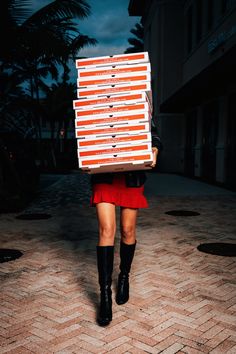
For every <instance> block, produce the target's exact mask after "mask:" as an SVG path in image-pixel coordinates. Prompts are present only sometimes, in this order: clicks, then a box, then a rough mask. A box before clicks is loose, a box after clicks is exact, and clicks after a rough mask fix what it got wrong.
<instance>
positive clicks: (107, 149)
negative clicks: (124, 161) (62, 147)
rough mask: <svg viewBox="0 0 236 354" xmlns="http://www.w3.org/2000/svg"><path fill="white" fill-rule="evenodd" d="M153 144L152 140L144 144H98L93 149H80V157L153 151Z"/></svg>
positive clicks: (78, 151)
mask: <svg viewBox="0 0 236 354" xmlns="http://www.w3.org/2000/svg"><path fill="white" fill-rule="evenodd" d="M151 151H152V145H151V142H147V143H142V144H136V145H134V144H129V145H126V144H125V145H124V144H121V145H107V146H99V145H98V146H96V148H94V147H93V148H92V149H78V150H77V153H78V157H79V158H83V157H94V156H97V155H99V156H101V155H102V156H104V155H111V154H112V155H114V154H117V153H124V154H125V153H127V154H131V153H133V152H151Z"/></svg>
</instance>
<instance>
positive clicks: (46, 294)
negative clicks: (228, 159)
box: [0, 173, 236, 354]
mask: <svg viewBox="0 0 236 354" xmlns="http://www.w3.org/2000/svg"><path fill="white" fill-rule="evenodd" d="M170 181H171V183H170ZM180 183H181V191H179V192H178V193H177V192H176V188H177V187H176V188H175V185H178V186H180ZM196 183H197V187H198V188H199V187H202V189H201V188H200V189H198V190H199V192H198V193H191V191H193V190H195V186H196ZM198 183H199V182H196V181H191V180H188V179H185V178H181V177H179V176H173V175H158V174H155V173H151V174H150V175H149V182H148V183H147V185H146V191H147V195H148V199H149V205H150V207H149V209H143V210H140V215H139V220H138V226H137V238H138V243H137V251H136V255H135V258H134V262H133V266H132V274H131V294H130V301H129V302H128V303H127V304H125V305H123V306H118V305H116V303H115V302H114V305H113V312H114V316H113V317H114V319H113V321H112V323H111V324H110V325H109V326H108V327H107V328H102V327H99V326H98V325H97V324H96V321H95V319H96V311H97V305H98V300H99V298H98V284H97V271H96V253H95V246H96V242H97V222H96V218H95V210H94V208H90V207H89V206H88V202H89V181H88V178H87V176H86V175H81V174H78V173H75V174H71V175H66V176H60V178H58V180H57V182H55V183H54V184H51V185H49V186H47V187H46V188H45V189H44V191H43V193H42V194H41V195H40V196H39V198H38V199H37V200H35V201H34V203H33V204H32V205H31V206H29V207H28V208H27V210H26V211H25V212H45V213H51V214H52V217H51V218H50V219H47V220H35V221H25V220H18V219H15V216H16V214H2V215H1V216H0V237H1V247H2V248H16V249H19V250H21V251H23V252H24V255H23V256H22V257H21V258H19V259H18V260H15V261H12V262H8V263H2V264H1V266H0V281H1V314H0V342H1V349H0V353H8V354H9V353H11V354H13V353H14V354H28V353H38V354H44V353H45V354H50V353H57V354H72V353H75V354H83V353H99V354H102V353H127V354H128V353H134V354H139V353H163V354H171V353H193V354H195V353H212V354H215V353H216V354H218V353H228V354H235V353H236V278H235V274H236V257H222V256H215V255H210V254H206V253H201V252H199V251H198V249H197V246H198V245H199V244H202V243H210V242H228V243H235V242H236V211H235V210H236V196H235V193H231V192H230V191H226V190H223V189H221V188H219V189H218V188H215V187H212V186H209V185H205V184H202V185H201V186H200V185H198ZM45 185H47V183H46V184H45ZM160 186H162V188H161V189H162V190H160V189H158V188H159V187H160ZM163 186H165V188H166V189H165V193H163V188H164V187H163ZM176 209H185V210H192V211H197V212H199V213H200V215H199V216H195V217H185V218H182V217H173V216H169V215H167V214H166V213H165V212H166V211H169V210H176ZM117 211H118V210H117ZM117 217H118V216H117ZM118 243H119V234H118V233H117V239H116V252H115V265H114V285H113V297H114V295H115V282H116V278H117V274H118V266H119V258H118V246H119V245H118Z"/></svg>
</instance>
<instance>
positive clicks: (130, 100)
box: [73, 52, 152, 173]
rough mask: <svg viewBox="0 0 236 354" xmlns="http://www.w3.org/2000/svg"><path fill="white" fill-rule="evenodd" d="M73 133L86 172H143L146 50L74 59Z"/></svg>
mask: <svg viewBox="0 0 236 354" xmlns="http://www.w3.org/2000/svg"><path fill="white" fill-rule="evenodd" d="M76 68H77V69H78V70H77V71H78V79H77V86H78V90H77V97H78V99H77V100H74V101H73V108H74V110H75V134H76V138H77V148H78V150H77V151H78V159H79V168H81V169H82V170H84V171H87V172H88V173H102V172H120V171H129V170H145V169H149V168H150V164H151V162H152V147H151V132H150V131H151V115H152V94H151V79H150V75H151V68H150V63H149V57H148V53H147V52H142V53H135V54H121V55H114V56H104V57H95V58H86V59H78V60H76Z"/></svg>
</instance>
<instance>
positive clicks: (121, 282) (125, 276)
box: [116, 242, 136, 305]
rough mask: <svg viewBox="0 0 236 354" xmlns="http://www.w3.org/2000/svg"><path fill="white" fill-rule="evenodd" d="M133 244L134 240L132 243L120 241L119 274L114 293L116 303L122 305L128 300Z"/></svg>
mask: <svg viewBox="0 0 236 354" xmlns="http://www.w3.org/2000/svg"><path fill="white" fill-rule="evenodd" d="M135 246H136V242H135V243H134V244H132V245H127V244H125V243H123V242H121V243H120V274H119V277H118V286H117V294H116V302H117V304H118V305H123V304H125V303H126V302H127V301H128V300H129V272H130V268H131V264H132V261H133V258H134V252H135Z"/></svg>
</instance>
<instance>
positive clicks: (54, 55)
mask: <svg viewBox="0 0 236 354" xmlns="http://www.w3.org/2000/svg"><path fill="white" fill-rule="evenodd" d="M30 5H32V1H31V0H1V1H0V48H1V50H0V77H4V82H3V84H4V85H5V87H4V91H1V92H0V95H1V96H0V103H2V102H4V104H3V107H2V110H1V116H0V120H1V121H2V120H3V119H4V124H5V123H6V120H7V122H8V123H6V124H8V125H9V124H10V125H11V127H13V126H14V123H16V124H15V128H16V129H17V127H19V124H18V123H19V122H20V119H22V117H23V118H24V119H25V121H26V124H28V128H29V129H31V128H33V126H35V127H36V128H37V129H36V130H37V133H38V134H37V136H38V138H39V140H40V138H41V127H40V123H39V122H40V118H41V116H43V115H44V110H43V108H42V104H41V100H40V97H39V92H40V89H41V88H42V87H45V78H48V76H49V75H50V76H51V77H52V79H55V80H56V79H57V78H58V71H59V70H60V68H62V69H63V70H64V76H63V79H64V81H66V80H67V79H68V77H69V75H68V71H69V67H68V61H69V59H71V58H72V59H74V58H75V56H77V53H78V51H79V49H80V48H82V47H83V46H86V45H94V44H96V40H95V39H93V38H90V37H88V36H86V35H83V34H81V33H80V31H79V30H78V24H77V23H75V22H73V20H74V19H83V18H86V17H87V16H89V14H90V6H89V5H88V3H87V1H86V0H54V1H51V2H50V3H49V4H48V5H46V6H44V7H43V8H41V9H40V10H38V11H36V12H35V13H33V14H32V15H31V13H32V11H31V8H30ZM6 36H7V40H6ZM5 79H6V80H5ZM9 85H11V86H12V87H11V89H9V87H8V86H9ZM27 88H29V94H27ZM13 91H14V95H12V93H13ZM61 99H62V100H63V97H61ZM6 102H8V105H6V104H5V103H6ZM16 103H17V104H16ZM67 104H68V102H67ZM70 105H71V102H70ZM9 122H10V123H9ZM0 123H1V122H0ZM21 126H23V124H21ZM29 129H27V131H28V130H29ZM23 134H24V133H23ZM39 142H40V141H39Z"/></svg>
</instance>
